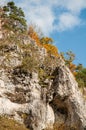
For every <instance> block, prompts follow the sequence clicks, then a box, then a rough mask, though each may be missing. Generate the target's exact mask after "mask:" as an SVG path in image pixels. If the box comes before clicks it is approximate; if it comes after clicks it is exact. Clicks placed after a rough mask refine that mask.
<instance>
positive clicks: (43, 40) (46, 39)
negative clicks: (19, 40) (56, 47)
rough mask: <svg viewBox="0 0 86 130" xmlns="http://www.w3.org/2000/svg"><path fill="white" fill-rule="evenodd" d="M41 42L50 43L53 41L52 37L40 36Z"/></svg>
mask: <svg viewBox="0 0 86 130" xmlns="http://www.w3.org/2000/svg"><path fill="white" fill-rule="evenodd" d="M40 42H41V44H52V43H53V39H52V38H49V37H42V38H41V39H40Z"/></svg>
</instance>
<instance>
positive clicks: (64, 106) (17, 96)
mask: <svg viewBox="0 0 86 130" xmlns="http://www.w3.org/2000/svg"><path fill="white" fill-rule="evenodd" d="M27 41H28V40H27ZM27 41H26V40H25V41H24V44H26V42H27ZM34 45H35V44H34ZM3 51H4V50H3ZM10 51H11V53H12V54H11V53H10V54H11V57H10V60H9V63H7V62H6V54H5V55H0V57H1V59H0V60H1V64H0V114H1V115H7V116H10V117H11V118H14V119H15V120H17V121H19V122H21V123H25V125H26V126H27V128H30V129H31V130H43V129H45V128H46V127H51V128H52V127H53V124H54V123H57V124H58V126H61V125H63V124H64V125H65V126H66V128H70V129H71V130H85V129H86V102H85V100H84V98H83V96H82V94H81V92H80V91H79V88H78V84H77V82H76V81H75V78H74V77H73V75H72V73H71V72H70V70H69V69H68V68H67V67H66V66H65V63H64V61H63V60H62V59H58V64H57V65H56V66H55V68H53V69H52V73H53V75H54V78H53V79H50V80H48V79H46V80H45V81H44V83H45V84H46V87H42V85H41V84H40V78H39V77H38V73H37V72H31V73H26V72H25V73H23V72H21V71H20V70H19V69H18V68H16V66H18V65H20V64H21V59H22V57H21V58H19V55H20V53H21V54H23V52H22V50H20V49H19V48H18V47H16V48H15V49H14V50H10ZM38 51H39V54H40V51H42V52H41V55H40V58H39V59H42V61H43V60H44V58H45V57H46V51H45V50H44V49H42V48H40V49H38ZM1 53H2V50H1ZM4 59H5V60H4ZM1 65H2V66H3V65H5V66H6V67H8V68H4V67H1ZM12 67H13V68H12ZM45 67H46V66H45ZM70 129H68V130H70ZM65 130H67V129H65Z"/></svg>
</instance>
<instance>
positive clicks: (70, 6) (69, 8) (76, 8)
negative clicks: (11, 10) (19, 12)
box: [0, 0, 86, 35]
mask: <svg viewBox="0 0 86 130" xmlns="http://www.w3.org/2000/svg"><path fill="white" fill-rule="evenodd" d="M6 1H7V0H0V4H1V3H3V2H6ZM8 1H9V0H8ZM13 1H15V2H16V4H17V5H18V6H21V7H22V8H23V9H24V11H25V14H26V17H27V20H28V22H29V21H31V22H33V23H35V24H36V25H38V26H39V27H40V28H41V29H42V31H43V32H44V33H45V34H46V35H47V34H50V33H51V32H53V30H57V31H66V30H69V29H72V28H74V27H76V26H79V25H80V24H81V22H82V20H81V18H80V12H81V10H83V9H85V8H86V0H46V1H44V0H24V1H23V0H18V1H17V0H13ZM58 9H59V13H58Z"/></svg>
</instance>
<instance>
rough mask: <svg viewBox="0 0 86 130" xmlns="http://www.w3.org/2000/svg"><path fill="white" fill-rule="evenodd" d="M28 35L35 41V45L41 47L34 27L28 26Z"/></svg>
mask: <svg viewBox="0 0 86 130" xmlns="http://www.w3.org/2000/svg"><path fill="white" fill-rule="evenodd" d="M28 35H29V36H30V37H31V38H32V39H34V40H35V42H36V44H37V45H39V46H41V44H40V38H39V36H38V34H37V32H36V31H35V29H34V27H33V26H29V29H28Z"/></svg>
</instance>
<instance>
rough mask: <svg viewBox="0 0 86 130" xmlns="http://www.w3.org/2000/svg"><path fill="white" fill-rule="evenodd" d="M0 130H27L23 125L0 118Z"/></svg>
mask: <svg viewBox="0 0 86 130" xmlns="http://www.w3.org/2000/svg"><path fill="white" fill-rule="evenodd" d="M0 130H29V129H27V128H26V127H25V126H24V125H22V124H19V123H17V122H16V121H14V120H12V119H9V118H7V117H4V116H3V117H1V116H0Z"/></svg>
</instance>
